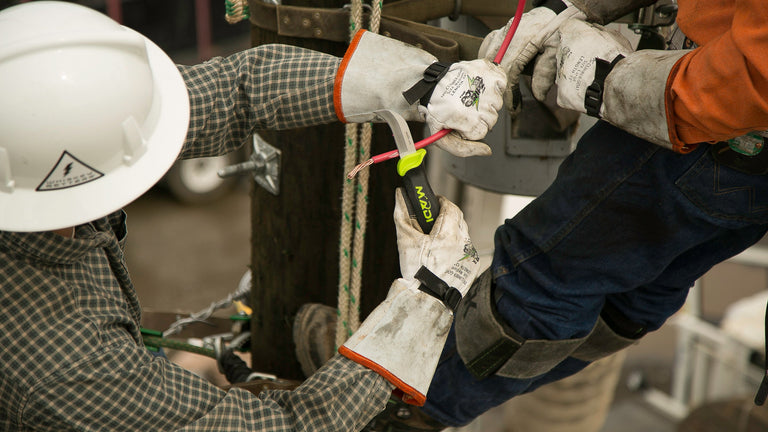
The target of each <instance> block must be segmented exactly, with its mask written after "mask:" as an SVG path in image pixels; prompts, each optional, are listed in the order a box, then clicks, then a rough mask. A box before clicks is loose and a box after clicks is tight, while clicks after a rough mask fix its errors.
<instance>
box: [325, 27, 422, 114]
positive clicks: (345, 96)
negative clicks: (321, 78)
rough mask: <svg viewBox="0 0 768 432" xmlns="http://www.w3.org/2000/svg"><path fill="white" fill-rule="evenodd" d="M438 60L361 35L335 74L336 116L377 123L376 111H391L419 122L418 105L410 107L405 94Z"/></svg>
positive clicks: (402, 45) (395, 42) (372, 35)
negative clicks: (375, 120) (403, 93)
mask: <svg viewBox="0 0 768 432" xmlns="http://www.w3.org/2000/svg"><path fill="white" fill-rule="evenodd" d="M436 60H437V59H436V58H435V57H434V56H432V55H431V54H429V53H428V52H426V51H423V50H420V49H418V48H416V47H414V46H411V45H408V44H405V43H403V42H400V41H398V40H395V39H392V38H388V37H384V36H381V35H378V34H376V33H371V32H369V31H365V30H360V31H358V32H357V34H355V37H354V38H353V39H352V42H351V43H350V45H349V48H347V52H346V53H345V54H344V58H343V59H342V61H341V65H340V66H339V69H338V70H337V72H336V78H335V80H334V85H333V105H334V109H335V111H336V116H337V117H338V118H339V120H340V121H342V122H344V123H349V122H353V123H360V122H366V121H371V120H374V119H375V118H376V116H375V115H374V114H373V112H374V111H377V110H381V109H390V110H393V111H395V112H397V113H399V114H400V115H402V116H403V117H404V118H405V119H406V120H420V119H421V117H420V115H419V112H418V110H417V108H416V105H412V104H409V103H408V102H407V101H406V100H405V98H404V97H403V95H402V92H403V91H404V90H406V89H408V88H409V87H411V86H413V85H414V84H415V83H417V82H419V80H421V79H422V78H423V77H424V72H425V69H427V67H428V66H429V65H431V64H432V63H434V62H435V61H436Z"/></svg>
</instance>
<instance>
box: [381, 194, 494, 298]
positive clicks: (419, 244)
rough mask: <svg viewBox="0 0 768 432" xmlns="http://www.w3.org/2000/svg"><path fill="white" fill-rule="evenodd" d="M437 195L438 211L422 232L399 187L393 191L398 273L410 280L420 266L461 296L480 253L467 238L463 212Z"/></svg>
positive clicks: (469, 282) (467, 288) (478, 269)
mask: <svg viewBox="0 0 768 432" xmlns="http://www.w3.org/2000/svg"><path fill="white" fill-rule="evenodd" d="M438 199H439V200H440V214H439V215H438V217H437V219H436V220H435V225H434V226H433V227H432V231H430V233H429V234H424V233H423V232H422V231H421V228H419V224H418V222H417V221H416V217H415V215H414V214H413V209H411V208H410V206H409V205H408V204H407V203H406V200H405V198H404V197H403V191H402V189H397V191H396V192H395V213H394V219H395V228H396V230H397V249H398V251H399V253H400V273H401V274H402V277H403V279H407V280H413V279H414V278H415V275H416V273H417V272H418V271H419V270H420V269H421V268H422V267H424V268H426V269H427V270H429V271H430V272H431V273H432V274H434V275H435V276H437V277H438V278H440V280H442V281H443V282H445V284H446V285H447V286H449V287H452V288H456V290H458V291H459V293H461V295H462V296H463V295H464V294H465V293H466V292H467V290H469V286H470V285H471V284H472V282H474V280H475V278H476V277H477V275H478V273H479V272H480V268H479V264H478V262H479V261H480V257H479V256H478V254H477V250H475V247H474V245H473V244H472V240H471V239H470V238H469V229H468V228H467V223H466V222H465V221H464V214H463V213H462V212H461V210H460V209H459V208H458V207H457V206H456V204H454V203H452V202H450V201H449V200H448V199H446V198H445V197H442V196H440V197H438Z"/></svg>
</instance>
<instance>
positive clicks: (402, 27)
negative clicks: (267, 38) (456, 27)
mask: <svg viewBox="0 0 768 432" xmlns="http://www.w3.org/2000/svg"><path fill="white" fill-rule="evenodd" d="M464 3H465V2H462V1H460V0H399V1H395V2H392V3H388V4H385V5H384V6H383V9H382V17H381V25H380V33H381V34H383V35H384V36H387V37H391V38H394V39H397V40H400V41H402V42H405V43H408V44H411V45H414V46H416V47H418V48H421V49H423V50H425V51H427V52H429V53H430V54H432V55H434V56H435V57H437V59H438V60H440V61H445V62H455V61H459V60H472V59H476V58H477V51H478V50H479V48H480V44H481V43H482V41H483V39H482V38H481V37H477V36H470V35H467V34H464V33H459V32H455V31H451V30H447V29H444V28H440V27H434V26H430V25H427V24H422V23H421V22H422V21H428V20H432V19H437V18H442V17H445V16H457V15H458V14H460V13H461V14H468V15H479V16H487V15H491V16H505V17H507V19H508V18H509V17H511V16H513V15H514V13H515V11H514V7H516V6H517V5H516V4H514V5H512V4H508V3H512V2H498V1H496V0H493V1H491V0H475V1H473V2H471V3H472V4H470V5H464ZM466 3H469V2H466ZM248 7H249V8H250V22H251V24H253V25H254V26H256V27H259V28H262V29H265V30H270V31H273V32H275V33H277V34H278V35H280V36H287V37H297V38H307V39H322V40H327V41H333V42H349V13H350V11H349V9H348V8H338V9H329V8H314V7H300V6H287V5H275V4H272V3H265V2H263V1H261V0H248ZM369 17H370V14H364V20H367V19H369ZM406 17H407V18H406Z"/></svg>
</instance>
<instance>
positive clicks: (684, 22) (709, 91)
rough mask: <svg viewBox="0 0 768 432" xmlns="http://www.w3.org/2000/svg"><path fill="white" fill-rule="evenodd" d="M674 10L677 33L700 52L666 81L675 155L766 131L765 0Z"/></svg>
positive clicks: (692, 4)
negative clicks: (689, 40)
mask: <svg viewBox="0 0 768 432" xmlns="http://www.w3.org/2000/svg"><path fill="white" fill-rule="evenodd" d="M678 7H679V10H678V15H677V23H678V25H679V27H680V29H681V30H682V31H683V32H684V33H685V34H686V35H687V36H688V37H689V38H690V39H691V40H692V41H694V42H696V44H697V45H699V48H697V49H696V50H694V51H693V52H691V53H690V54H687V55H685V56H684V57H683V58H681V59H680V61H678V62H677V64H676V65H675V67H674V68H673V69H672V72H671V73H670V75H669V78H668V80H667V92H666V106H667V121H668V124H669V131H670V132H669V133H670V139H671V140H672V144H673V145H674V147H675V149H676V150H678V151H686V150H687V149H691V148H692V147H693V146H691V144H696V143H701V142H717V141H723V140H727V139H729V138H733V137H736V136H740V135H743V134H745V133H747V132H749V131H754V130H766V129H768V4H766V0H678ZM686 144H689V146H686Z"/></svg>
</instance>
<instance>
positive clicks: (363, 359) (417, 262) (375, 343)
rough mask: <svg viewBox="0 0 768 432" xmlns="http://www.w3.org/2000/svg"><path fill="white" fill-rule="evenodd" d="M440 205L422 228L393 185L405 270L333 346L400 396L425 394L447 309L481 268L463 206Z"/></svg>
mask: <svg viewBox="0 0 768 432" xmlns="http://www.w3.org/2000/svg"><path fill="white" fill-rule="evenodd" d="M440 206H441V207H440V215H439V216H438V217H437V220H436V221H435V225H434V226H433V227H432V231H431V232H430V233H429V234H424V233H423V232H422V231H421V229H419V225H418V223H417V222H416V220H415V218H413V217H412V216H410V213H409V211H408V206H407V204H406V201H405V199H403V195H402V191H401V190H398V191H397V193H396V202H395V225H396V226H397V244H398V248H399V249H400V268H401V271H402V275H403V277H402V278H400V279H397V280H395V281H394V282H393V283H392V287H391V288H390V290H389V293H388V294H387V298H386V299H385V300H384V301H383V302H382V303H381V304H380V305H379V306H377V307H376V309H374V310H373V312H371V314H370V315H369V316H368V317H367V318H366V319H365V321H364V322H363V324H362V325H361V326H360V329H358V330H357V331H356V332H355V334H353V335H352V337H350V338H349V340H347V341H346V342H345V343H344V345H343V346H342V347H341V348H339V352H340V353H341V354H342V355H344V356H345V357H347V358H349V359H351V360H352V361H355V362H357V363H360V364H362V365H363V366H365V367H367V368H369V369H371V370H373V371H375V372H376V373H378V374H380V375H381V376H383V377H384V378H386V379H387V380H388V381H389V382H390V383H392V384H394V385H395V386H396V387H397V388H398V389H400V390H402V392H403V400H404V401H405V402H407V403H410V404H414V405H423V404H424V402H425V400H426V394H427V389H428V388H429V384H430V382H431V381H432V376H433V375H434V373H435V368H436V367H437V361H438V360H439V358H440V353H441V352H442V349H443V345H444V344H445V340H446V338H447V337H448V332H449V331H450V329H451V324H452V322H453V311H454V310H455V308H456V307H457V306H458V302H459V301H460V300H461V298H462V297H463V296H464V294H465V293H466V292H467V291H468V290H469V287H470V285H471V283H472V281H473V280H474V279H475V278H476V277H477V274H478V272H479V268H478V261H479V258H478V255H477V251H475V248H474V246H472V241H471V240H470V239H469V234H468V232H467V224H466V223H465V222H464V217H463V216H462V213H461V210H459V208H458V207H456V205H455V204H453V203H451V202H450V201H448V200H447V199H445V198H442V197H440Z"/></svg>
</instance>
